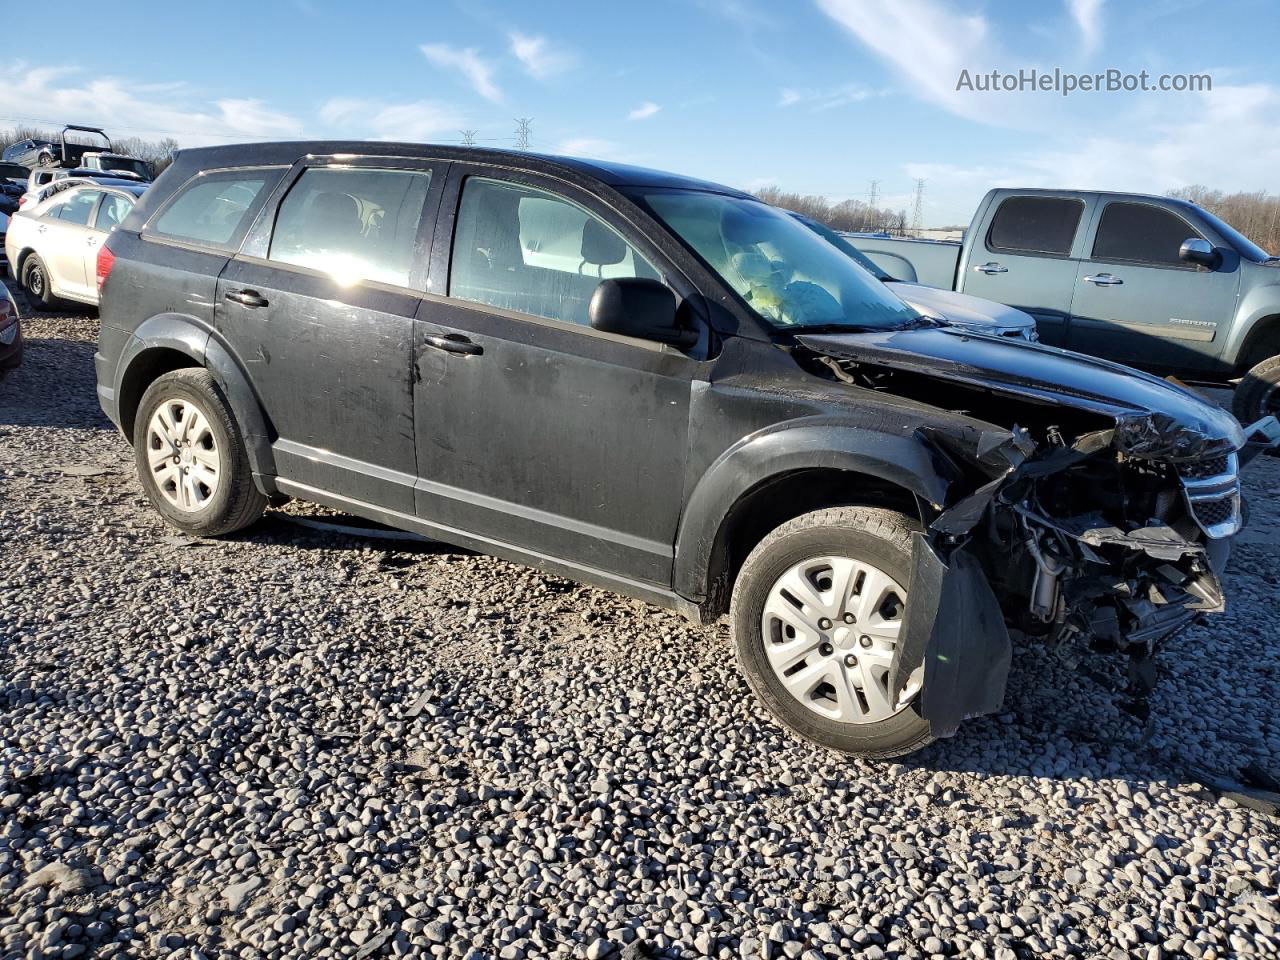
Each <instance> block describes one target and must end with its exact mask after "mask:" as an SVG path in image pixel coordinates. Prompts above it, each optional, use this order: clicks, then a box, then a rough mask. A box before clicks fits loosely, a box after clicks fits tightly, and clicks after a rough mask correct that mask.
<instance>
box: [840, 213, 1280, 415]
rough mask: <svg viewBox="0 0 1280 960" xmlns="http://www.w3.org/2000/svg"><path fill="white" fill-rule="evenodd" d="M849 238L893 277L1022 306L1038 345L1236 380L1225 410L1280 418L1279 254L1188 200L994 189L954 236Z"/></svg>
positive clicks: (1185, 374) (1160, 369)
mask: <svg viewBox="0 0 1280 960" xmlns="http://www.w3.org/2000/svg"><path fill="white" fill-rule="evenodd" d="M857 243H858V246H859V248H860V249H861V250H862V252H863V253H865V254H866V255H867V256H868V257H870V258H871V259H872V260H873V261H875V263H876V264H877V265H879V266H880V267H881V268H882V269H884V270H885V271H886V272H888V273H890V274H892V275H893V276H895V277H898V278H900V279H902V280H906V281H910V282H914V283H923V284H927V285H929V286H935V287H941V288H943V289H949V290H956V291H958V292H963V293H967V294H972V295H974V296H979V297H986V298H987V299H990V300H997V301H999V302H1001V303H1006V304H1009V305H1010V306H1014V307H1017V308H1018V309H1020V310H1025V311H1026V312H1027V313H1029V314H1031V315H1032V316H1033V317H1035V319H1036V325H1037V326H1038V328H1039V331H1040V339H1041V340H1042V341H1044V342H1045V343H1050V344H1055V345H1057V346H1062V347H1068V348H1070V349H1072V350H1078V351H1080V352H1082V353H1089V354H1093V355H1094V356H1098V357H1104V358H1106V359H1108V360H1118V361H1120V362H1122V363H1127V364H1130V365H1131V366H1135V367H1140V368H1143V369H1146V370H1151V371H1154V372H1158V373H1168V374H1175V375H1177V376H1180V377H1184V378H1189V379H1197V380H1223V381H1226V380H1229V379H1232V378H1234V377H1240V376H1243V380H1242V382H1241V384H1240V386H1239V388H1238V389H1237V390H1236V395H1235V401H1234V409H1235V414H1236V416H1237V417H1238V418H1239V419H1240V420H1241V421H1242V422H1245V423H1252V422H1253V421H1255V420H1257V419H1258V418H1260V417H1262V416H1264V415H1265V414H1268V413H1280V258H1276V257H1272V256H1270V255H1268V254H1267V253H1266V251H1264V250H1262V249H1261V248H1260V247H1258V246H1257V245H1256V244H1254V243H1253V242H1252V241H1250V240H1249V239H1248V238H1246V237H1245V236H1243V235H1242V234H1241V233H1240V232H1239V231H1237V230H1236V229H1235V228H1233V227H1231V226H1230V225H1229V224H1226V223H1224V222H1223V221H1222V220H1220V219H1218V218H1217V217H1215V216H1214V215H1213V214H1211V213H1209V212H1208V211H1207V210H1203V209H1201V208H1200V207H1197V206H1196V205H1195V204H1192V203H1187V202H1185V201H1182V200H1174V199H1171V198H1169V197H1156V196H1145V195H1139V194H1132V193H1094V192H1088V191H1077V190H1009V189H1003V190H992V191H990V192H989V193H988V194H987V195H986V197H984V198H983V200H982V203H981V204H980V205H979V206H978V210H977V213H975V214H974V218H973V223H972V224H971V225H970V227H969V231H968V233H966V234H965V239H964V241H963V243H956V242H950V243H949V242H936V241H928V240H897V239H891V238H888V237H879V236H861V237H859V238H858V240H857Z"/></svg>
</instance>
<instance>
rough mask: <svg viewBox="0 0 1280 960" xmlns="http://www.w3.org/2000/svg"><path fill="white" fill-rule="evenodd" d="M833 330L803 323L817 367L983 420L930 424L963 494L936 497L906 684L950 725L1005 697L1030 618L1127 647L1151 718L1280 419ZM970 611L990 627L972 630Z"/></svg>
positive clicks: (1049, 630)
mask: <svg viewBox="0 0 1280 960" xmlns="http://www.w3.org/2000/svg"><path fill="white" fill-rule="evenodd" d="M984 339H985V338H984ZM834 340H835V338H825V337H812V338H805V339H804V341H803V342H804V344H805V346H806V347H809V348H811V349H813V350H815V351H819V352H817V353H816V355H815V356H813V357H811V358H810V361H811V366H812V365H815V364H816V365H817V367H819V368H825V370H826V371H827V372H828V373H829V375H830V376H833V377H834V378H836V379H837V380H839V381H841V382H844V383H846V384H849V385H850V386H853V387H857V388H862V389H867V390H872V391H877V392H885V393H889V394H892V395H893V396H896V397H901V398H904V399H908V400H914V401H918V402H921V403H926V404H929V405H930V406H934V407H942V408H944V409H946V410H948V411H950V412H952V413H956V414H960V415H962V416H964V417H968V418H972V420H973V421H976V424H975V426H973V427H972V428H971V432H970V433H969V434H968V435H966V434H965V432H964V431H961V433H960V434H957V432H956V431H955V430H954V429H946V428H942V427H940V428H937V429H934V428H929V427H925V428H918V432H920V433H922V434H924V435H925V436H926V437H927V439H928V441H929V442H930V445H931V446H932V448H933V449H935V450H936V451H937V455H938V457H939V458H941V459H942V460H944V461H945V462H944V463H943V464H942V465H941V469H942V470H943V472H944V473H946V474H949V475H950V476H951V477H952V478H953V481H952V484H951V491H955V492H956V496H954V498H953V497H950V496H949V498H948V502H946V503H942V504H929V505H923V504H922V510H923V512H924V513H925V515H926V519H928V520H929V521H930V522H929V525H928V529H927V531H926V532H925V533H924V534H922V535H918V536H917V538H916V543H915V549H914V554H915V569H914V572H913V573H914V575H913V580H912V587H911V590H912V594H913V603H912V605H911V607H912V609H910V610H909V611H908V614H907V617H906V623H905V624H904V638H903V642H902V644H901V646H900V650H899V655H898V657H897V659H896V661H895V663H894V665H893V667H892V668H891V671H890V689H891V691H892V692H893V693H894V695H895V696H896V695H901V692H902V691H903V690H906V689H910V688H912V687H913V686H914V685H916V684H922V685H923V688H924V695H923V712H924V713H925V715H926V716H927V717H928V718H929V720H930V722H931V724H932V726H933V729H934V731H935V733H938V734H943V735H945V734H947V733H949V732H952V731H953V730H954V729H955V727H956V726H958V724H959V723H960V722H961V721H962V720H964V719H965V718H966V717H970V716H974V715H976V714H980V713H987V712H992V711H994V710H996V709H998V708H999V706H1000V703H1001V702H1002V701H1003V697H1004V681H1005V677H1006V675H1007V671H1008V665H1009V660H1010V652H1009V637H1008V628H1013V629H1015V630H1017V631H1018V632H1020V633H1021V634H1023V635H1026V636H1031V637H1039V638H1043V639H1045V640H1046V641H1048V642H1051V643H1055V644H1062V645H1071V644H1077V645H1083V646H1087V647H1088V648H1090V649H1093V650H1098V651H1104V652H1115V653H1119V654H1122V655H1124V656H1125V657H1126V658H1127V659H1128V691H1127V693H1128V697H1127V702H1126V703H1125V706H1126V707H1127V708H1128V709H1129V710H1130V711H1131V712H1132V713H1134V714H1135V715H1136V716H1138V717H1139V718H1140V719H1142V720H1144V721H1145V720H1146V718H1147V715H1148V712H1149V708H1148V705H1147V703H1148V697H1149V695H1150V693H1151V692H1152V690H1153V688H1154V685H1155V679H1156V670H1155V664H1154V660H1153V657H1154V656H1155V653H1156V651H1157V649H1158V647H1159V645H1160V643H1161V641H1163V640H1165V639H1167V638H1169V637H1171V636H1172V635H1174V634H1176V633H1177V632H1178V631H1180V630H1182V629H1183V628H1185V627H1186V626H1188V625H1189V624H1191V623H1193V622H1195V620H1196V619H1197V618H1198V617H1199V616H1200V615H1201V614H1205V613H1212V612H1216V611H1220V610H1222V609H1224V606H1225V602H1224V596H1223V590H1222V586H1221V584H1220V582H1219V579H1218V578H1219V574H1220V573H1221V572H1222V570H1223V569H1224V567H1225V565H1226V562H1227V559H1228V557H1229V555H1230V549H1231V547H1230V544H1231V538H1232V537H1233V536H1234V535H1235V534H1236V533H1238V532H1239V531H1240V529H1241V528H1242V526H1243V523H1244V518H1245V508H1244V505H1243V502H1242V497H1241V492H1240V482H1239V469H1240V466H1241V465H1242V463H1244V462H1247V461H1248V459H1251V458H1252V456H1254V455H1256V454H1257V453H1259V452H1261V451H1262V450H1264V449H1266V448H1268V447H1271V446H1275V445H1276V444H1277V443H1280V425H1278V424H1277V422H1276V420H1275V418H1267V419H1266V420H1264V421H1260V422H1259V423H1257V424H1254V425H1253V426H1251V427H1249V428H1248V429H1247V430H1245V431H1241V430H1240V428H1239V426H1238V425H1236V424H1235V421H1234V420H1231V419H1230V418H1229V417H1227V416H1226V415H1225V414H1224V415H1223V417H1222V418H1221V419H1219V418H1216V417H1215V418H1214V419H1213V421H1212V422H1205V423H1197V422H1196V421H1195V419H1194V417H1193V416H1191V415H1185V416H1172V415H1168V414H1165V413H1162V412H1152V411H1151V410H1142V409H1140V408H1139V409H1133V408H1126V407H1125V406H1123V405H1121V404H1118V403H1116V402H1115V401H1114V400H1113V399H1111V398H1106V399H1103V398H1101V397H1094V396H1089V395H1088V394H1087V393H1084V392H1083V391H1073V385H1062V386H1061V387H1060V388H1059V389H1058V390H1055V391H1053V394H1049V393H1048V392H1047V391H1044V389H1043V388H1044V385H1045V381H1044V380H1043V379H1040V380H1038V382H1034V383H1033V382H1027V383H1022V382H1018V380H1017V379H1016V378H1015V377H1013V376H1010V375H1009V374H1008V373H1006V372H1005V371H1001V370H995V371H993V370H990V369H976V368H973V367H972V366H967V367H960V366H958V365H957V366H955V367H954V368H952V367H948V366H947V365H946V363H945V361H946V358H945V356H943V357H942V358H941V359H942V360H943V363H942V364H941V365H940V364H939V362H938V360H939V359H940V358H939V357H938V356H937V355H934V356H932V357H920V356H919V355H918V354H916V353H915V351H913V353H912V354H909V355H907V354H904V355H902V356H899V355H896V351H892V350H891V349H888V350H884V351H883V355H877V353H878V351H877V350H876V349H875V348H874V347H873V348H872V349H870V350H868V349H866V348H865V346H864V347H863V348H862V349H859V350H858V351H857V352H856V354H855V353H854V352H853V351H849V352H848V354H847V355H845V356H841V353H843V352H844V351H842V350H840V349H832V348H833V347H834V346H836V345H835V344H834V343H833V342H832V341H834ZM860 346H862V345H860ZM913 346H914V344H913ZM1033 349H1034V348H1033ZM942 352H943V351H939V353H942ZM940 366H941V369H940ZM1104 372H1106V371H1105V370H1104ZM1126 374H1128V371H1126ZM1151 379H1154V378H1151ZM1157 382H1159V381H1157ZM1064 393H1065V394H1067V395H1068V396H1069V397H1070V399H1069V401H1068V402H1067V403H1063V402H1062V399H1063V396H1062V395H1063V394H1064ZM1188 396H1189V395H1188ZM1199 406H1201V407H1203V406H1204V405H1203V404H1199ZM1191 409H1192V408H1191V407H1190V405H1188V410H1191ZM973 434H976V435H973ZM965 490H968V491H969V492H967V493H964V492H962V491H965ZM949 492H950V491H949ZM955 624H969V625H973V626H974V627H975V629H971V630H965V631H964V634H965V635H964V636H963V637H958V636H957V633H958V631H956V630H955V629H954V628H951V629H948V626H949V625H955ZM962 653H963V656H962ZM962 660H963V661H964V662H966V663H968V664H974V663H975V662H976V663H977V664H979V666H978V667H977V668H973V667H970V668H967V669H964V670H962V669H961V667H960V666H959V664H960V663H961V661H962Z"/></svg>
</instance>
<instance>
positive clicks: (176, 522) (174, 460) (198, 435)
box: [133, 369, 267, 537]
mask: <svg viewBox="0 0 1280 960" xmlns="http://www.w3.org/2000/svg"><path fill="white" fill-rule="evenodd" d="M133 448H134V458H135V461H136V463H137V467H138V476H139V478H140V479H141V480H142V486H143V489H144V490H146V492H147V497H148V498H149V499H150V500H151V503H152V505H153V506H154V507H155V508H156V510H157V511H158V512H159V514H160V515H161V516H162V517H164V518H165V519H166V520H167V521H169V523H170V524H172V525H173V526H175V527H177V528H178V529H179V530H181V531H183V532H184V533H189V534H191V535H193V536H198V537H217V536H221V535H223V534H226V533H232V532H234V531H236V530H239V529H241V528H243V527H247V526H248V525H249V524H251V523H253V522H254V521H255V520H257V519H258V517H260V516H262V512H263V511H264V510H265V509H266V506H267V498H266V497H264V496H263V495H262V494H261V493H260V492H259V491H258V488H257V487H255V486H254V483H253V475H252V471H251V469H250V466H249V457H248V455H247V453H246V452H245V447H244V442H243V441H242V440H241V439H240V430H239V428H238V427H237V426H236V422H235V420H234V419H233V418H232V416H231V408H230V407H229V405H228V404H227V401H226V399H225V398H224V397H223V395H222V391H221V390H220V389H219V388H218V385H217V383H215V382H214V379H213V377H212V376H210V375H209V371H207V370H200V369H184V370H174V371H173V372H171V373H166V374H165V375H164V376H162V377H159V378H157V379H156V381H155V382H154V383H152V384H151V386H149V387H148V388H147V391H146V392H145V393H144V394H143V395H142V400H141V402H140V403H139V404H138V413H137V416H136V418H135V419H134V426H133Z"/></svg>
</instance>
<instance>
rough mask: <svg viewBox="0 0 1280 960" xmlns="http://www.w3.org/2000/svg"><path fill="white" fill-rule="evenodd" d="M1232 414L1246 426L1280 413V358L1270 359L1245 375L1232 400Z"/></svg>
mask: <svg viewBox="0 0 1280 960" xmlns="http://www.w3.org/2000/svg"><path fill="white" fill-rule="evenodd" d="M1231 412H1232V413H1234V414H1235V416H1236V419H1237V420H1239V421H1240V422H1241V423H1242V424H1244V425H1245V426H1248V425H1249V424H1251V423H1253V422H1255V421H1257V420H1259V419H1261V418H1262V417H1265V416H1266V415H1267V414H1268V413H1280V357H1268V358H1267V359H1265V360H1263V361H1262V362H1261V363H1259V364H1258V365H1257V366H1255V367H1253V368H1252V369H1250V370H1249V372H1248V373H1246V374H1245V375H1244V379H1242V380H1241V381H1240V386H1238V387H1236V392H1235V395H1234V396H1233V397H1232V398H1231Z"/></svg>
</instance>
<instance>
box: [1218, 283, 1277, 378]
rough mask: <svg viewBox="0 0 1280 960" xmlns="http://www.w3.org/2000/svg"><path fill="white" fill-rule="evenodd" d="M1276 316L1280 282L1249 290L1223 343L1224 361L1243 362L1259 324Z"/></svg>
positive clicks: (1233, 364) (1232, 364) (1234, 363)
mask: <svg viewBox="0 0 1280 960" xmlns="http://www.w3.org/2000/svg"><path fill="white" fill-rule="evenodd" d="M1263 269H1275V268H1274V267H1270V268H1263ZM1276 316H1280V283H1267V284H1261V285H1259V286H1256V287H1251V288H1250V289H1249V290H1247V291H1246V292H1245V295H1244V297H1243V298H1242V299H1241V301H1240V306H1239V307H1238V308H1237V309H1236V321H1235V323H1233V324H1232V325H1231V330H1230V332H1229V333H1228V335H1227V339H1226V341H1225V342H1224V343H1223V345H1222V354H1221V357H1222V360H1223V362H1225V363H1227V364H1230V365H1231V366H1236V365H1237V364H1239V363H1242V362H1243V361H1244V360H1245V359H1246V357H1245V355H1244V352H1245V350H1246V349H1247V348H1248V347H1249V345H1250V338H1251V336H1252V334H1253V333H1254V331H1255V330H1257V329H1258V326H1259V324H1261V323H1262V322H1263V321H1265V320H1267V319H1268V318H1270V317H1276Z"/></svg>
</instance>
